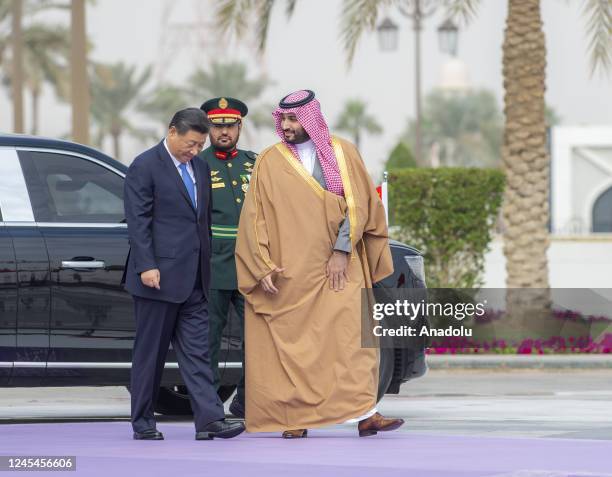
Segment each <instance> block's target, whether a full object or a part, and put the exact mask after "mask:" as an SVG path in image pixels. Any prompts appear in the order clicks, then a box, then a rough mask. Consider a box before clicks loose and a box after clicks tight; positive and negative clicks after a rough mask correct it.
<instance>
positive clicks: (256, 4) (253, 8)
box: [216, 0, 612, 288]
mask: <svg viewBox="0 0 612 477" xmlns="http://www.w3.org/2000/svg"><path fill="white" fill-rule="evenodd" d="M418 1H421V0H411V1H410V3H413V4H414V2H418ZM479 1H480V0H438V2H437V3H438V4H439V5H445V6H446V8H447V9H448V13H449V14H450V15H453V16H456V15H459V16H462V17H463V18H464V19H466V20H467V19H469V18H471V17H472V16H473V15H474V14H475V13H476V9H477V5H478V3H479ZM507 1H508V17H507V20H506V30H505V39H504V45H503V74H504V88H505V96H504V104H505V107H504V113H505V119H506V121H505V127H504V138H503V147H502V160H503V164H504V168H505V171H506V176H507V187H506V191H505V196H504V206H503V217H504V221H505V234H504V240H505V246H504V254H505V256H506V271H507V281H506V284H507V286H508V287H509V288H514V287H530V288H547V287H548V285H549V282H548V263H547V259H546V251H547V249H548V215H549V211H548V188H549V180H548V177H549V169H550V165H549V157H548V154H547V151H546V119H545V103H544V91H545V84H546V71H545V64H546V44H545V41H544V32H543V30H542V20H541V18H540V0H507ZM582 2H583V5H584V10H583V11H584V14H585V16H586V18H587V30H588V33H589V36H590V39H589V50H590V55H591V58H592V72H594V71H595V70H596V69H598V68H599V67H601V68H602V69H604V70H606V69H608V68H609V67H610V66H611V65H612V39H611V38H612V35H611V34H610V30H611V28H612V27H611V23H612V13H611V10H612V7H611V5H610V1H609V0H582ZM276 3H278V2H276V1H275V0H258V1H252V0H218V1H217V5H218V6H217V11H216V15H217V19H218V25H219V27H220V28H221V29H223V30H225V31H229V30H233V31H234V32H235V33H236V34H237V35H238V36H240V35H243V34H244V32H245V30H246V26H247V25H246V22H245V21H244V19H245V18H250V17H251V16H252V15H253V14H255V16H256V18H257V25H256V32H257V35H258V38H259V41H258V44H259V48H260V50H261V51H263V49H264V48H265V45H266V37H267V32H268V27H269V22H270V18H271V12H272V7H273V6H274V4H276ZM406 3H407V0H344V2H343V9H342V11H343V14H342V18H341V39H342V41H343V44H344V48H345V51H346V53H347V58H348V60H349V63H350V61H351V60H352V58H353V56H354V54H355V51H356V47H357V44H358V41H359V39H360V38H361V36H362V34H363V33H364V32H366V31H372V30H373V29H374V28H375V27H376V21H377V19H378V17H379V13H380V12H381V11H382V10H383V9H384V8H388V7H389V6H396V7H400V8H402V7H405V6H406ZM295 4H296V0H286V2H285V6H286V8H287V14H288V15H289V16H290V15H291V14H292V13H293V11H294V9H295Z"/></svg>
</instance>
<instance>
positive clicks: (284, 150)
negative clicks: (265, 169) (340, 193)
mask: <svg viewBox="0 0 612 477" xmlns="http://www.w3.org/2000/svg"><path fill="white" fill-rule="evenodd" d="M276 148H277V149H278V150H279V151H280V153H281V154H282V155H283V156H284V157H285V159H287V162H289V164H291V166H292V167H293V168H294V169H295V171H296V172H297V173H298V174H299V175H300V176H302V179H304V180H305V181H306V182H307V183H308V185H309V186H310V187H311V188H312V190H314V191H315V192H316V194H317V195H318V196H319V198H320V199H322V198H323V197H325V189H323V187H321V184H319V183H318V182H317V180H316V179H315V178H314V177H312V175H311V174H309V173H308V171H307V170H306V169H305V168H304V166H303V165H302V163H301V162H300V161H298V160H297V159H296V158H295V156H294V155H293V153H292V152H291V151H290V150H289V148H288V147H287V146H285V145H284V144H283V143H282V142H279V143H278V144H277V145H276ZM255 167H257V163H255Z"/></svg>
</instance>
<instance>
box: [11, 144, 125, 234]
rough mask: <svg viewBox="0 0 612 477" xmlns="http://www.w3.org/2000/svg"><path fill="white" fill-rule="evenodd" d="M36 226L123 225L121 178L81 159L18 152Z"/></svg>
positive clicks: (53, 154)
mask: <svg viewBox="0 0 612 477" xmlns="http://www.w3.org/2000/svg"><path fill="white" fill-rule="evenodd" d="M20 162H21V164H22V168H23V172H24V176H25V180H26V186H27V188H28V193H29V195H30V201H31V202H32V209H33V212H34V219H35V220H36V221H37V222H64V223H119V222H122V221H123V218H124V212H123V178H122V177H121V176H119V175H118V174H116V173H115V172H113V171H111V170H109V169H107V168H106V167H104V166H102V165H100V164H98V163H96V162H93V161H89V160H87V159H84V158H82V157H78V156H70V155H68V154H59V153H52V152H34V151H30V152H28V153H27V154H23V153H21V152H20Z"/></svg>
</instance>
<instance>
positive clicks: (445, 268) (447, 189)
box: [389, 168, 504, 288]
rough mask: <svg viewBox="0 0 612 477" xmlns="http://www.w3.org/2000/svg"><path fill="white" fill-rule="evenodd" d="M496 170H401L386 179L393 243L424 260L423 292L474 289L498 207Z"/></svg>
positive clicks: (501, 184)
mask: <svg viewBox="0 0 612 477" xmlns="http://www.w3.org/2000/svg"><path fill="white" fill-rule="evenodd" d="M503 189H504V175H503V173H502V172H500V171H498V170H495V169H476V168H469V169H466V168H440V169H405V170H396V171H391V172H390V173H389V208H390V212H391V217H392V225H396V226H398V227H397V232H395V233H393V234H392V235H393V237H394V238H397V239H399V240H401V241H403V242H406V243H408V244H410V245H412V246H414V247H416V248H418V249H419V250H421V251H422V252H423V253H424V254H425V271H426V275H425V276H426V279H427V286H428V287H430V288H447V287H456V288H473V287H477V286H479V285H480V284H481V283H482V272H483V269H484V255H485V253H486V251H487V249H488V246H489V242H490V241H491V230H492V228H493V226H494V224H495V221H496V219H497V213H498V211H499V207H500V205H501V201H502V194H503Z"/></svg>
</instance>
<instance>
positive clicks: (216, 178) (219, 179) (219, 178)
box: [210, 177, 223, 182]
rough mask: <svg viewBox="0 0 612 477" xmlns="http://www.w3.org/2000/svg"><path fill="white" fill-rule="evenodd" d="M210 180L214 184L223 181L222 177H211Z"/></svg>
mask: <svg viewBox="0 0 612 477" xmlns="http://www.w3.org/2000/svg"><path fill="white" fill-rule="evenodd" d="M210 180H211V181H213V182H219V181H222V180H223V179H222V178H221V177H211V178H210Z"/></svg>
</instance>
